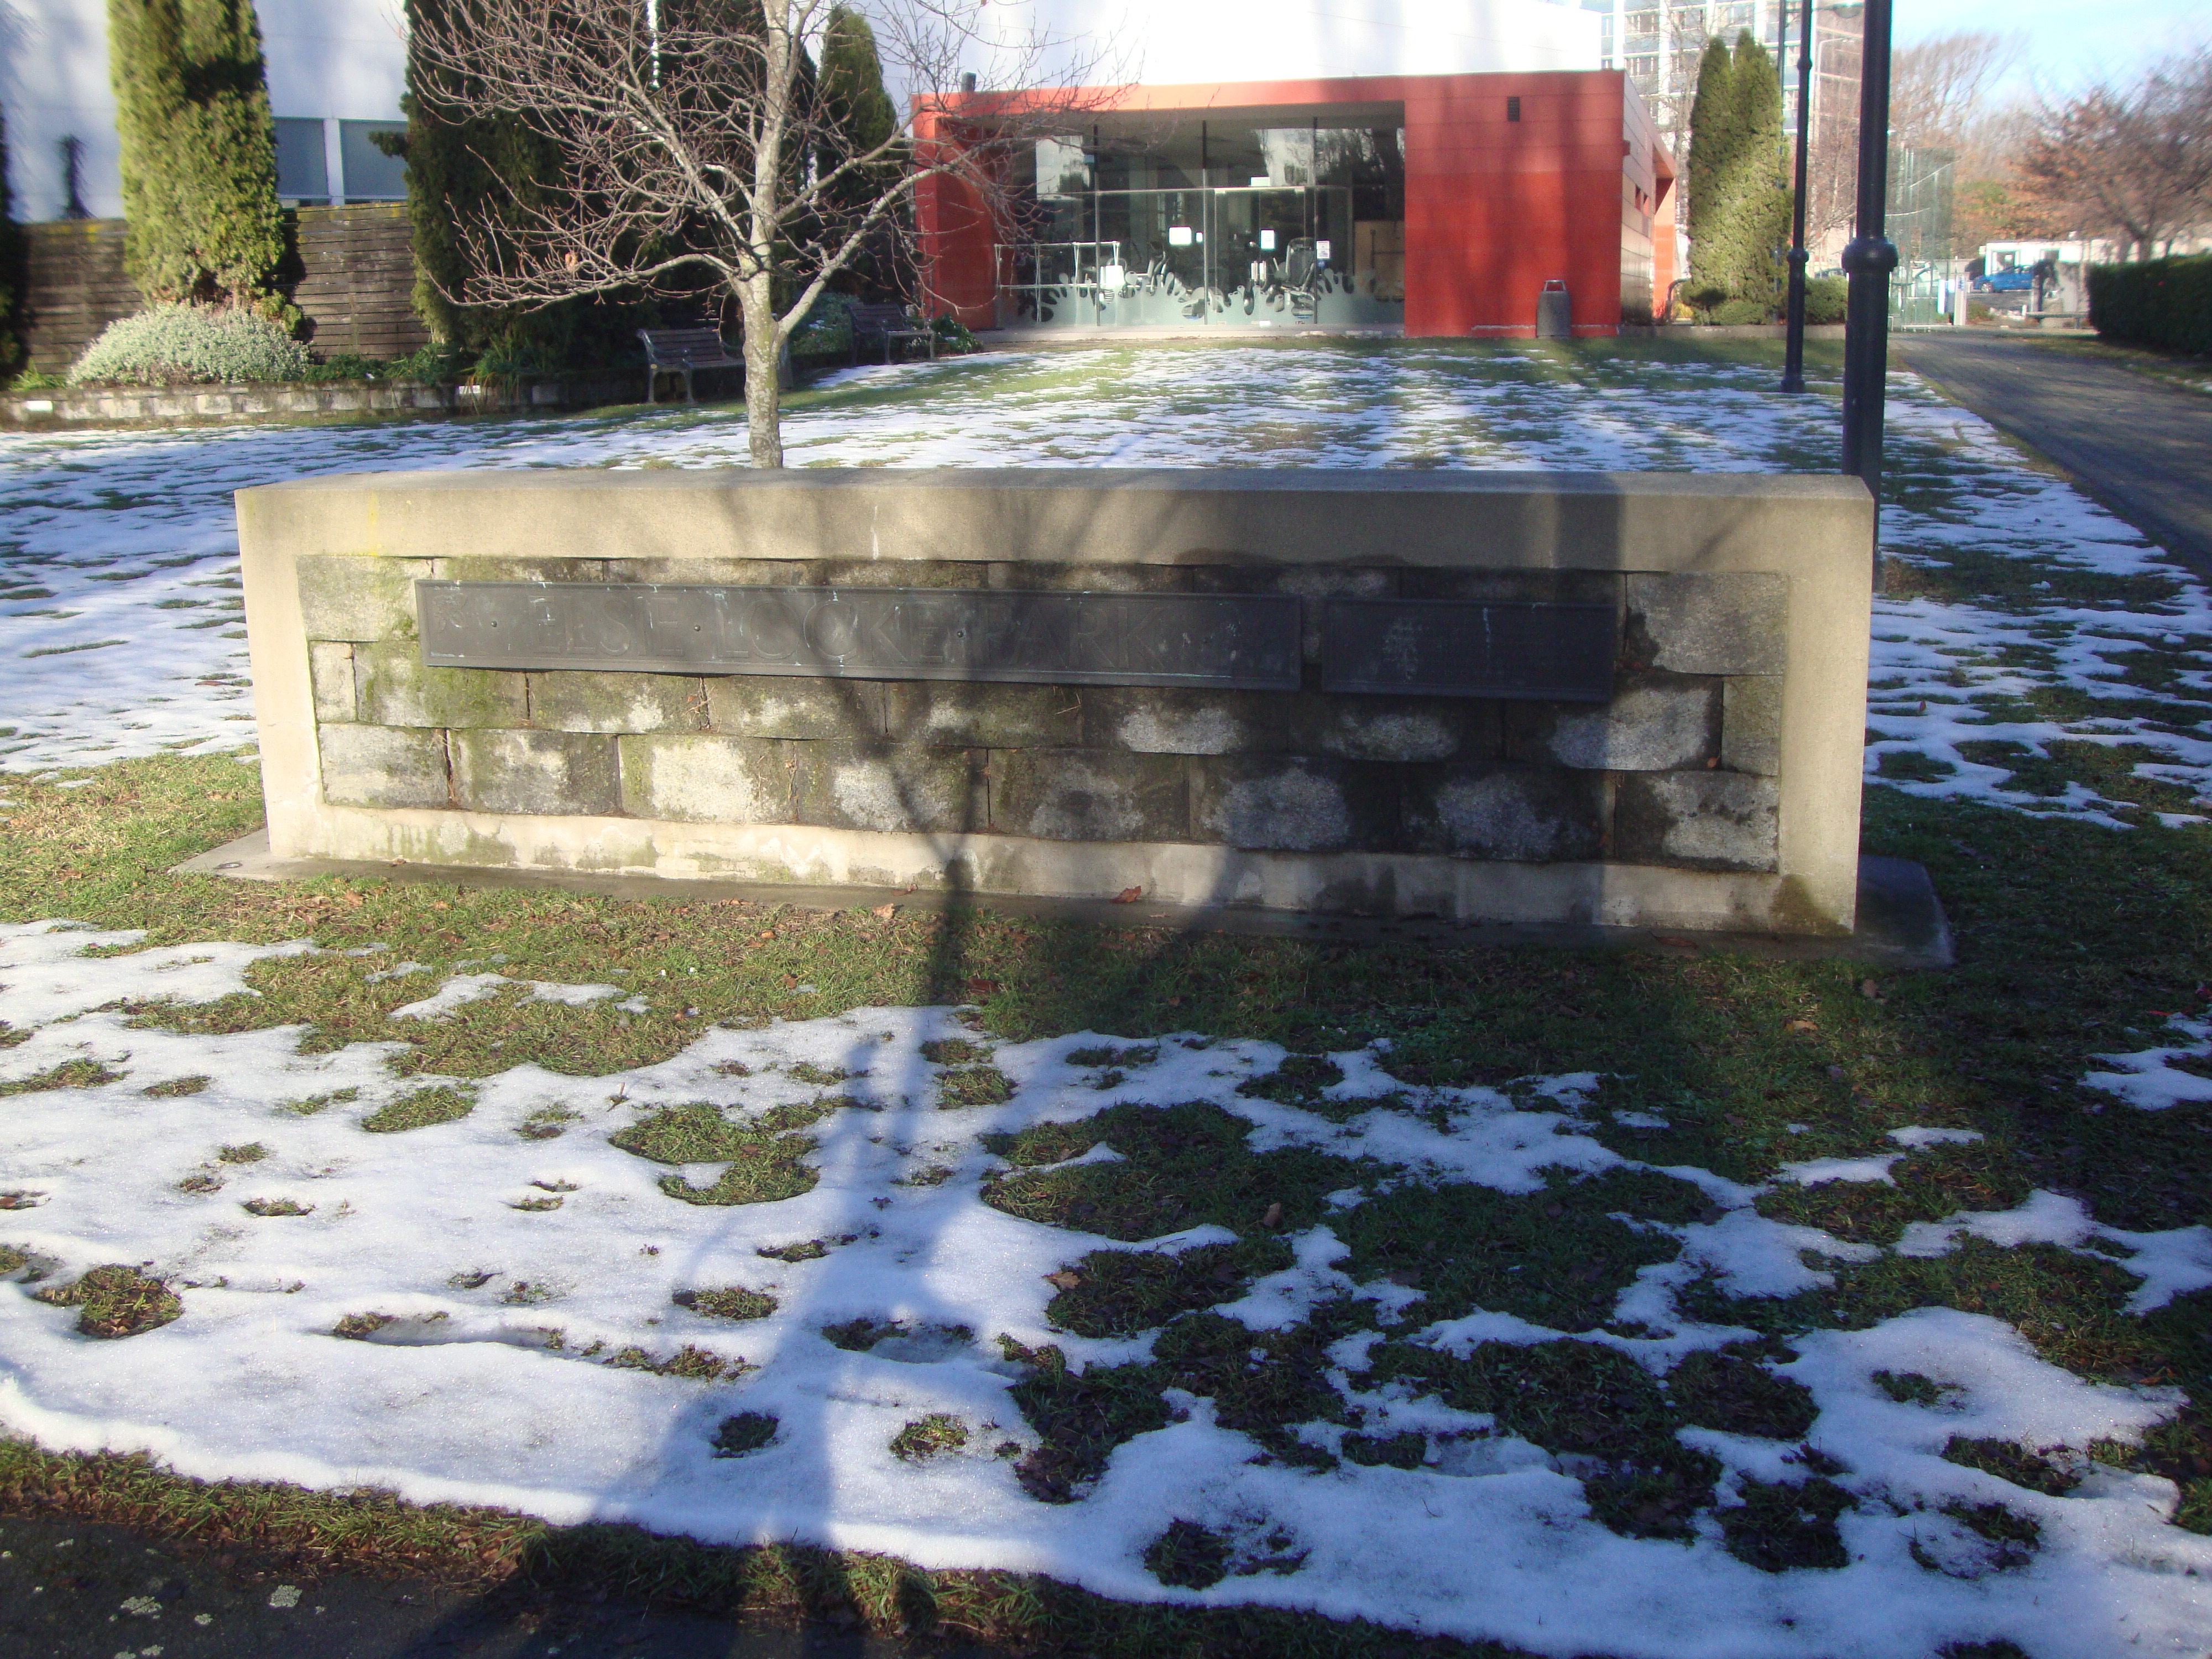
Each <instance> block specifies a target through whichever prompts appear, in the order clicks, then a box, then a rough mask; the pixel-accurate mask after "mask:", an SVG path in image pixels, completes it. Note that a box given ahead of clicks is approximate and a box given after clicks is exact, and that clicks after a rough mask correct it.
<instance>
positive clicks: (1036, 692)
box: [883, 680, 1083, 749]
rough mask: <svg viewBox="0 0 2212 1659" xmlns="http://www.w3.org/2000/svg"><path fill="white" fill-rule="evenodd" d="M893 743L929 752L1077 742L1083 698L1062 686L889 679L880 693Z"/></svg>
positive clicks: (1052, 745) (1034, 747) (1080, 733)
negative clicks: (910, 745) (931, 750)
mask: <svg viewBox="0 0 2212 1659" xmlns="http://www.w3.org/2000/svg"><path fill="white" fill-rule="evenodd" d="M883 691H884V729H885V731H886V732H888V733H889V735H890V738H892V740H893V741H894V742H897V743H918V744H923V745H925V746H927V747H929V748H935V749H950V748H962V749H1043V748H1057V747H1064V746H1066V745H1069V744H1074V743H1077V742H1079V740H1080V739H1081V738H1082V734H1083V698H1082V696H1080V694H1079V693H1078V692H1077V691H1076V690H1074V689H1073V687H1070V686H1062V685H992V684H975V683H972V682H964V681H955V680H894V681H891V682H890V683H888V684H885V685H884V688H883Z"/></svg>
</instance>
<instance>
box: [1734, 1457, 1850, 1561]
mask: <svg viewBox="0 0 2212 1659" xmlns="http://www.w3.org/2000/svg"><path fill="white" fill-rule="evenodd" d="M1738 1485H1739V1486H1740V1487H1741V1490H1742V1492H1743V1502H1742V1503H1741V1504H1731V1505H1730V1506H1729V1507H1728V1508H1727V1509H1723V1510H1714V1511H1713V1519H1714V1520H1716V1521H1717V1522H1720V1525H1721V1531H1722V1533H1723V1534H1724V1535H1725V1536H1726V1537H1727V1539H1728V1548H1729V1554H1731V1555H1733V1556H1735V1558H1736V1559H1738V1560H1739V1561H1747V1562H1749V1563H1750V1564H1751V1565H1753V1566H1754V1567H1757V1568H1759V1570H1760V1571H1763V1572H1789V1571H1794V1570H1795V1569H1797V1568H1801V1567H1826V1568H1830V1569H1833V1568H1838V1567H1844V1566H1848V1565H1850V1555H1849V1553H1847V1552H1846V1551H1845V1550H1844V1541H1843V1538H1842V1535H1841V1534H1838V1532H1837V1530H1836V1517H1837V1516H1839V1515H1841V1514H1842V1513H1843V1512H1844V1510H1848V1509H1851V1508H1853V1507H1855V1504H1854V1500H1853V1499H1852V1497H1851V1495H1850V1493H1849V1492H1845V1491H1844V1489H1843V1488H1842V1487H1841V1486H1838V1485H1836V1483H1835V1482H1834V1481H1832V1480H1825V1479H1823V1478H1822V1477H1820V1476H1819V1475H1815V1476H1814V1477H1813V1478H1812V1479H1811V1480H1807V1481H1805V1482H1804V1483H1803V1484H1802V1485H1798V1486H1792V1485H1790V1484H1789V1483H1788V1482H1786V1481H1776V1482H1774V1483H1773V1484H1771V1485H1769V1484H1768V1483H1767V1482H1765V1481H1764V1480H1753V1479H1752V1478H1751V1477H1750V1476H1748V1475H1746V1476H1743V1477H1742V1478H1741V1480H1739V1482H1738Z"/></svg>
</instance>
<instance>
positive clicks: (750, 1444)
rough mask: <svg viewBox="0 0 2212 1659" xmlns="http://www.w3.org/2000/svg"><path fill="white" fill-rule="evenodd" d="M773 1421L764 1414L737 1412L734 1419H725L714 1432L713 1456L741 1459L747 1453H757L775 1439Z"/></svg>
mask: <svg viewBox="0 0 2212 1659" xmlns="http://www.w3.org/2000/svg"><path fill="white" fill-rule="evenodd" d="M775 1425H776V1420H775V1418H773V1417H771V1416H769V1414H768V1413H765V1412H739V1413H738V1414H737V1415H736V1416H735V1417H726V1418H724V1419H722V1423H721V1426H720V1428H718V1429H716V1430H715V1431H714V1441H713V1445H714V1455H715V1456H717V1457H743V1456H744V1455H745V1454H746V1453H747V1452H752V1451H758V1450H759V1449H761V1448H762V1447H763V1446H765V1445H766V1444H768V1443H769V1441H771V1440H773V1439H775Z"/></svg>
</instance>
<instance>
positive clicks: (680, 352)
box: [637, 328, 745, 404]
mask: <svg viewBox="0 0 2212 1659" xmlns="http://www.w3.org/2000/svg"><path fill="white" fill-rule="evenodd" d="M637 337H638V338H639V339H641V340H642V341H644V342H645V362H646V370H645V400H646V402H647V403H651V402H653V383H654V382H655V381H656V380H659V378H660V377H661V376H662V375H663V374H681V375H682V376H683V377H684V402H685V403H687V404H689V403H696V402H697V401H698V399H696V398H694V397H693V396H692V395H691V376H692V374H693V373H694V371H696V370H698V369H702V368H744V366H745V360H744V358H742V357H732V356H730V352H729V348H728V347H727V346H725V345H724V344H723V343H722V331H721V330H720V329H718V328H641V329H640V330H638V331H637Z"/></svg>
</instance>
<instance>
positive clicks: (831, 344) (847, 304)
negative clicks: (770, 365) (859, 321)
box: [791, 289, 858, 357]
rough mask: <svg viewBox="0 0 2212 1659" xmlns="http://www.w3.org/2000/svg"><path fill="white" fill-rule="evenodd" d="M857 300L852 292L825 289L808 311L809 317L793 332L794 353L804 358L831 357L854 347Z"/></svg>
mask: <svg viewBox="0 0 2212 1659" xmlns="http://www.w3.org/2000/svg"><path fill="white" fill-rule="evenodd" d="M857 303H858V302H857V301H854V298H853V297H852V295H849V294H840V293H838V292H836V290H835V289H828V290H825V291H824V292H823V294H822V295H820V296H819V297H818V298H817V300H816V301H814V305H813V308H812V309H811V310H810V311H809V312H808V313H806V320H805V322H803V323H801V324H800V325H799V326H798V327H797V328H795V329H793V331H792V335H791V349H792V351H793V354H794V355H795V356H801V357H830V356H843V355H844V354H845V353H847V352H849V351H850V350H852V349H853V308H854V305H855V304H857Z"/></svg>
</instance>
